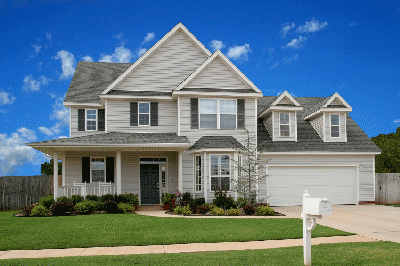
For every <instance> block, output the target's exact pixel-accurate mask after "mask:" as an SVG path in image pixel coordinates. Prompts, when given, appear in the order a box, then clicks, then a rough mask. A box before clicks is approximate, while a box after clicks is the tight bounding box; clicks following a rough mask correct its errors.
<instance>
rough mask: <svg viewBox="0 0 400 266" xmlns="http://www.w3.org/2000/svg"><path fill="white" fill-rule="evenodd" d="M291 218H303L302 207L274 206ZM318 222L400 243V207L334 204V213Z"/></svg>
mask: <svg viewBox="0 0 400 266" xmlns="http://www.w3.org/2000/svg"><path fill="white" fill-rule="evenodd" d="M273 209H274V210H276V211H278V212H280V213H283V214H285V215H286V216H287V217H289V218H301V216H300V214H301V211H302V207H301V206H299V207H273ZM317 224H321V225H325V226H329V227H332V228H336V229H339V230H343V231H346V232H351V233H355V234H358V235H361V236H365V237H369V238H373V239H378V240H383V241H392V242H397V243H400V208H399V207H397V208H396V207H390V206H382V205H359V206H356V205H334V206H333V207H332V215H326V216H323V217H322V219H317Z"/></svg>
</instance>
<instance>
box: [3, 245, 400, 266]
mask: <svg viewBox="0 0 400 266" xmlns="http://www.w3.org/2000/svg"><path fill="white" fill-rule="evenodd" d="M311 250H312V254H311V257H312V265H314V266H315V265H335V266H336V265H398V264H400V244H397V243H392V242H372V243H344V244H323V245H317V246H312V249H311ZM0 262H1V264H2V265H137V264H140V265H194V264H196V265H304V263H303V247H289V248H278V249H264V250H243V251H223V252H202V253H177V254H149V255H118V256H88V257H65V258H44V259H12V260H0Z"/></svg>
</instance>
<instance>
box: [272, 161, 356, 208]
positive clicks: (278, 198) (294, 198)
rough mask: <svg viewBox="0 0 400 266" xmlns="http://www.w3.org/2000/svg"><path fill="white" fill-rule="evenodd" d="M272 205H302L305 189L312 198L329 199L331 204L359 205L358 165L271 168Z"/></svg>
mask: <svg viewBox="0 0 400 266" xmlns="http://www.w3.org/2000/svg"><path fill="white" fill-rule="evenodd" d="M268 175H269V176H268V177H267V182H268V183H267V186H268V196H271V197H270V198H268V203H270V204H271V206H295V205H302V204H303V198H302V195H303V194H304V190H308V193H310V194H311V197H312V198H328V199H329V200H330V202H331V204H356V203H357V184H356V176H357V168H356V167H354V166H346V167H340V166H332V167H320V166H318V167H315V166H295V167H286V166H285V167H282V166H279V167H278V166H269V167H268Z"/></svg>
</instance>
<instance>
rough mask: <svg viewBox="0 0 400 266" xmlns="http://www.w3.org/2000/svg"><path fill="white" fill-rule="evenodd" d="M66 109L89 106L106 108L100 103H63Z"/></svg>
mask: <svg viewBox="0 0 400 266" xmlns="http://www.w3.org/2000/svg"><path fill="white" fill-rule="evenodd" d="M63 105H64V106H65V107H74V106H89V107H104V105H103V104H100V103H74V102H63Z"/></svg>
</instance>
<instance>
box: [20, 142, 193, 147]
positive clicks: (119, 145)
mask: <svg viewBox="0 0 400 266" xmlns="http://www.w3.org/2000/svg"><path fill="white" fill-rule="evenodd" d="M26 145H27V146H29V147H32V148H70V147H74V148H87V147H101V148H103V147H107V148H113V147H151V148H152V147H171V148H174V147H190V146H191V145H190V143H155V144H154V143H140V144H99V143H93V144H71V145H40V144H29V143H28V144H26Z"/></svg>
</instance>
